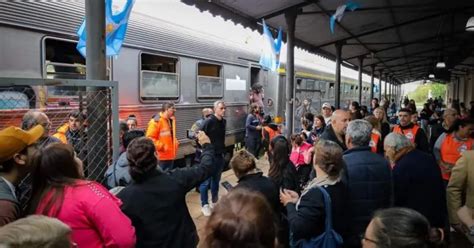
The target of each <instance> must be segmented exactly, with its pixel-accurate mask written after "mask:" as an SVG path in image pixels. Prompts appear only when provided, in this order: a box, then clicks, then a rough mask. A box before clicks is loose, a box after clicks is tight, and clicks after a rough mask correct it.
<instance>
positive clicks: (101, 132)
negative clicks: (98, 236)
mask: <svg viewBox="0 0 474 248" xmlns="http://www.w3.org/2000/svg"><path fill="white" fill-rule="evenodd" d="M85 4H86V30H87V31H86V32H87V41H86V47H87V51H86V78H87V79H88V80H106V79H107V75H106V60H105V1H100V0H86V1H85ZM106 92H107V90H106V89H105V88H103V87H87V122H88V123H89V126H88V132H87V144H86V147H87V160H86V161H85V168H84V169H85V172H86V176H88V177H89V178H93V179H95V180H97V181H101V178H102V177H103V174H104V170H105V168H107V162H108V159H107V157H108V156H107V155H108V154H109V151H110V149H108V147H109V146H108V142H107V140H108V139H107V136H108V133H107V130H108V127H107V126H108V107H107V95H108V94H107V93H106ZM116 111H118V109H116ZM117 121H118V120H117ZM117 141H118V140H117Z"/></svg>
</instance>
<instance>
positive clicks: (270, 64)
mask: <svg viewBox="0 0 474 248" xmlns="http://www.w3.org/2000/svg"><path fill="white" fill-rule="evenodd" d="M262 23H263V43H264V44H263V48H262V52H261V54H260V61H259V64H260V66H262V68H264V69H267V70H271V71H277V70H278V68H279V67H280V51H281V44H282V41H281V38H282V30H281V28H279V29H278V36H277V38H276V39H273V35H272V32H270V29H268V26H267V24H265V21H264V20H262Z"/></svg>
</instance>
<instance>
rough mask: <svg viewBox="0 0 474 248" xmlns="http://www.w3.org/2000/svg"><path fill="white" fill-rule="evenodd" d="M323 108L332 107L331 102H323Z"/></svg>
mask: <svg viewBox="0 0 474 248" xmlns="http://www.w3.org/2000/svg"><path fill="white" fill-rule="evenodd" d="M322 108H329V109H330V108H331V104H329V103H328V102H325V103H323V106H322Z"/></svg>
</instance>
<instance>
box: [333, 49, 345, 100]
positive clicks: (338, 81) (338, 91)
mask: <svg viewBox="0 0 474 248" xmlns="http://www.w3.org/2000/svg"><path fill="white" fill-rule="evenodd" d="M342 45H343V43H341V42H337V43H336V82H335V85H334V105H335V107H336V109H340V108H341V62H342V58H341V56H342Z"/></svg>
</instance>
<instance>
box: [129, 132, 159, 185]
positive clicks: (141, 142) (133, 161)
mask: <svg viewBox="0 0 474 248" xmlns="http://www.w3.org/2000/svg"><path fill="white" fill-rule="evenodd" d="M127 160H128V164H129V166H130V176H131V177H132V179H133V180H134V181H135V182H137V183H141V182H143V181H144V180H145V179H146V178H147V176H148V174H149V172H151V171H153V170H155V169H156V166H157V164H158V159H157V158H156V156H155V145H154V144H153V141H152V140H151V139H149V138H146V137H140V138H136V139H134V140H132V142H131V143H130V144H129V145H128V147H127Z"/></svg>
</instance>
